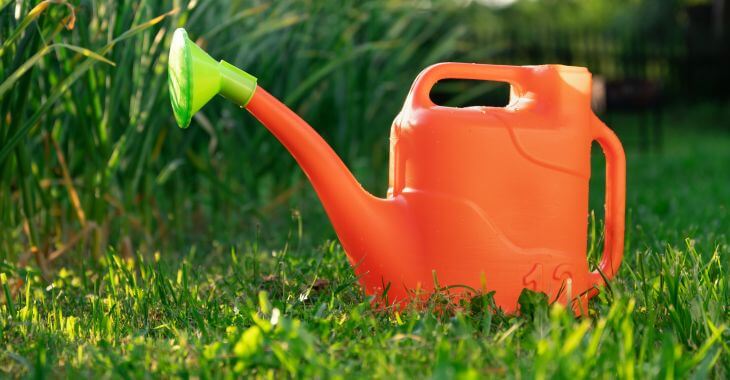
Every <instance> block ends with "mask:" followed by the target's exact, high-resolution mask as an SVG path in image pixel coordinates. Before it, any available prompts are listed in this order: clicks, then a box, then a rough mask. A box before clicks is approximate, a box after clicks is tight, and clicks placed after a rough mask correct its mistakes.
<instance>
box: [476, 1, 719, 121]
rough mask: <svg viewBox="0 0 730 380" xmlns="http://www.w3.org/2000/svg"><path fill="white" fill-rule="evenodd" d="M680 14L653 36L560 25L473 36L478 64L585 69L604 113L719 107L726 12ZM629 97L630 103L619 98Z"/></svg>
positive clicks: (705, 8)
mask: <svg viewBox="0 0 730 380" xmlns="http://www.w3.org/2000/svg"><path fill="white" fill-rule="evenodd" d="M718 12H720V13H719V15H718ZM683 13H684V15H685V16H686V17H683V18H684V22H683V23H682V25H672V24H671V22H668V24H669V25H670V26H669V27H665V28H663V30H658V31H652V30H646V31H645V32H636V31H627V30H624V29H619V28H616V29H612V30H600V31H597V30H595V29H592V30H591V29H586V30H576V29H564V28H561V26H560V25H555V26H549V27H546V26H530V27H522V28H517V29H512V30H505V29H498V30H495V31H492V32H487V33H486V34H484V35H482V36H480V39H483V44H484V46H485V49H484V50H485V51H487V52H489V53H488V54H489V56H488V57H484V59H482V58H481V57H480V58H479V59H480V60H483V61H489V62H492V63H503V64H511V65H514V64H540V63H559V64H564V65H574V66H585V67H588V68H589V69H590V71H591V72H592V73H593V74H594V76H595V77H596V78H597V79H598V80H599V81H601V80H602V81H604V82H605V86H606V88H605V89H606V94H605V96H606V101H607V103H608V104H607V107H608V109H609V110H611V108H614V109H622V108H626V109H631V108H636V109H641V108H646V107H653V106H655V105H657V104H658V103H662V104H668V103H687V102H699V101H725V100H727V99H728V95H729V94H730V90H729V89H730V48H728V45H730V40H729V39H728V38H727V30H726V29H727V26H728V24H729V22H728V20H730V17H729V16H728V13H729V12H728V9H725V8H720V9H717V8H716V7H713V5H712V4H703V5H696V6H691V7H687V8H685V9H684V12H683ZM672 22H673V21H672ZM632 94H633V96H635V97H637V99H635V101H630V99H628V100H627V99H626V98H627V97H631V95H632ZM618 95H623V96H621V97H619V96H618ZM642 97H644V98H647V97H652V98H656V99H639V98H642ZM620 98H622V99H623V100H621V99H620ZM628 103H636V104H633V105H632V104H628ZM612 106H613V107H612Z"/></svg>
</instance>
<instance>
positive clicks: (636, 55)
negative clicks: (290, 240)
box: [0, 0, 730, 268]
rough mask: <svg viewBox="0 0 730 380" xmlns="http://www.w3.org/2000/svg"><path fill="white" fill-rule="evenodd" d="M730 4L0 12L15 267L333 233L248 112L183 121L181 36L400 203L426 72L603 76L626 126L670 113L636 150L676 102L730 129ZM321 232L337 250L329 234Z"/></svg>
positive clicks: (5, 229) (610, 113)
mask: <svg viewBox="0 0 730 380" xmlns="http://www.w3.org/2000/svg"><path fill="white" fill-rule="evenodd" d="M728 8H730V7H728V6H726V4H725V1H723V0H715V1H700V0H645V1H638V0H594V1H578V0H541V1H530V0H524V1H516V2H512V1H506V2H505V1H496V0H491V1H490V0H481V1H467V0H430V1H423V0H391V1H355V0H343V1H314V0H310V1H294V0H282V1H258V0H247V1H240V0H220V1H190V2H188V1H182V0H173V1H169V0H166V1H83V0H79V1H61V0H58V1H40V2H38V1H22V0H18V1H9V0H0V44H1V45H2V47H1V50H0V123H1V124H0V126H1V127H0V224H1V225H2V228H0V257H2V258H5V259H9V260H18V261H19V262H21V263H26V262H29V261H30V260H35V261H36V262H37V264H38V265H39V266H40V267H41V268H47V267H49V266H50V265H52V262H53V261H54V260H57V259H59V258H63V259H69V258H72V259H73V258H77V259H82V260H83V259H85V258H87V257H90V256H98V255H103V252H104V251H105V250H106V248H107V247H108V246H111V247H113V248H114V249H115V250H117V251H118V252H119V253H120V254H122V255H131V254H132V253H133V252H135V251H137V250H141V251H142V252H152V251H155V250H163V249H165V250H168V251H177V250H182V249H186V247H188V246H190V244H195V243H196V242H201V241H202V242H205V243H204V244H205V246H206V247H210V246H211V242H213V243H212V244H213V247H214V248H215V247H222V248H223V249H225V247H227V246H230V245H231V244H239V243H242V242H246V241H250V239H251V238H252V237H256V241H259V240H261V241H263V242H264V243H265V242H266V241H267V240H270V239H278V238H280V237H281V236H283V235H285V234H286V233H281V231H288V230H289V229H290V227H291V218H290V212H291V210H292V209H295V210H298V211H297V212H296V213H295V214H296V215H297V217H301V216H302V215H303V218H305V220H317V221H324V219H323V216H322V215H323V213H322V210H321V207H320V206H319V205H318V203H317V201H316V198H315V197H314V195H313V192H312V191H311V190H310V187H309V184H308V183H307V182H306V178H305V177H304V176H303V174H302V173H301V171H300V170H299V169H298V168H297V167H296V165H295V163H294V161H293V160H292V159H291V158H290V156H289V155H288V153H286V151H285V150H284V148H283V147H281V146H280V145H279V143H278V142H277V141H276V140H275V139H274V138H273V136H271V135H270V134H269V133H268V132H267V131H266V130H265V129H264V128H261V126H259V125H258V123H257V122H256V121H255V120H253V118H251V117H249V116H248V115H247V114H246V113H245V112H242V111H241V110H239V109H237V108H236V107H235V106H233V105H231V104H229V103H228V102H226V101H224V100H215V101H213V102H211V104H209V105H208V106H206V107H205V108H204V109H203V111H202V112H201V113H200V114H198V115H197V116H196V117H195V119H194V120H193V126H192V127H191V128H190V129H188V130H185V131H182V130H179V129H178V128H177V127H176V126H175V123H174V120H173V117H172V113H171V111H170V106H169V102H168V93H167V84H166V83H167V72H166V64H167V50H168V47H169V43H170V37H171V36H172V31H173V30H174V29H175V28H177V27H181V26H184V27H186V28H187V29H188V31H189V33H190V35H191V37H192V38H193V39H194V40H196V42H197V43H198V44H200V45H201V46H203V47H205V48H206V49H207V50H208V51H209V52H210V53H211V55H212V56H214V57H216V58H218V59H225V60H227V61H229V62H231V63H234V64H236V65H237V66H239V67H242V68H245V69H246V70H247V71H249V72H251V73H253V74H254V75H256V76H257V77H258V78H259V83H260V84H261V85H262V86H263V87H265V88H267V89H268V90H269V91H270V92H271V93H273V94H274V95H276V96H278V97H279V98H280V99H282V100H283V101H284V102H285V103H286V104H287V105H289V106H290V107H292V108H293V109H294V110H295V111H296V112H297V113H299V114H300V115H301V116H302V117H303V118H304V119H305V120H308V121H310V122H311V123H312V125H313V126H314V127H315V128H316V129H317V131H318V132H320V133H321V134H322V135H323V136H324V138H325V139H326V140H327V141H328V142H329V143H330V144H332V146H333V147H334V149H335V150H336V151H337V152H338V153H339V154H340V155H341V157H342V158H343V159H344V161H345V162H346V163H347V164H348V166H349V167H350V168H351V169H352V170H353V171H354V173H355V175H356V176H357V178H358V179H359V180H361V181H362V183H363V184H364V186H365V187H366V188H368V189H369V190H371V191H372V192H374V193H376V194H384V192H385V188H386V186H387V183H386V182H387V154H388V131H389V127H390V123H391V121H392V118H393V117H394V116H395V115H396V113H397V112H398V110H399V108H400V107H401V105H402V101H403V99H404V98H405V96H406V94H407V92H408V89H409V87H410V83H411V81H412V80H413V78H415V76H416V75H417V74H418V72H419V71H420V70H422V69H423V68H425V67H426V66H428V65H430V64H432V63H435V62H439V61H448V60H456V61H468V62H483V63H504V64H540V63H562V64H569V65H581V66H588V67H589V69H590V70H591V71H592V72H593V73H594V74H596V75H597V78H599V80H598V81H597V82H599V83H601V84H602V86H603V88H602V89H599V91H598V93H599V95H601V96H600V97H599V99H597V102H598V103H597V107H598V108H600V109H599V111H602V112H603V114H602V115H603V117H604V118H607V119H608V120H609V124H611V122H610V120H611V118H612V117H614V115H620V114H622V113H624V112H628V113H632V114H638V115H644V114H646V115H647V116H646V117H647V118H648V119H654V121H648V122H646V125H644V123H643V122H640V124H639V125H638V126H637V127H636V128H633V127H632V128H629V127H627V128H626V132H623V131H622V130H621V129H620V128H619V133H620V134H621V135H622V136H621V137H622V139H623V140H624V141H625V142H626V144H628V145H631V144H639V145H641V146H645V148H647V149H652V147H653V148H654V149H660V148H661V144H660V141H661V127H660V126H661V117H662V113H663V111H662V110H664V109H666V108H668V107H672V108H676V107H687V106H689V105H691V104H707V105H708V107H709V108H708V109H709V110H710V111H708V112H710V113H713V114H714V113H716V114H717V115H718V116H717V117H718V118H721V117H723V116H722V115H723V113H722V109H723V108H724V107H726V106H727V101H728V99H727V88H728V82H729V79H728V71H727V64H726V63H727V62H728V49H727V48H726V46H727V45H728V43H727V30H726V28H727V21H728ZM435 91H436V92H435V93H434V94H433V97H434V98H435V99H438V100H439V101H441V102H444V103H446V104H452V105H464V104H472V103H479V104H491V103H492V102H494V103H499V99H500V97H504V88H501V87H500V86H497V85H494V84H489V83H487V84H478V85H476V84H474V83H463V82H458V81H450V82H447V83H444V84H443V85H441V86H439V87H438V88H437V89H436V90H435ZM617 94H618V95H617ZM617 117H620V116H617ZM640 119H643V116H642V117H641V118H640ZM723 120H724V119H723ZM719 124H722V123H719ZM698 127H699V126H698ZM635 130H638V131H640V132H638V135H636V133H637V132H636V131H635ZM642 131H643V132H642ZM264 221H265V223H267V227H266V228H261V227H260V224H261V223H262V222H264ZM307 230H308V231H309V232H310V233H308V235H311V236H315V237H317V238H319V237H321V236H323V235H324V236H333V235H332V232H331V230H330V227H329V225H328V224H327V223H309V224H308V227H307ZM276 231H279V232H278V233H277V232H276ZM284 237H285V236H284ZM206 249H208V248H206Z"/></svg>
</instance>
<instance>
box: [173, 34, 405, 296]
mask: <svg viewBox="0 0 730 380" xmlns="http://www.w3.org/2000/svg"><path fill="white" fill-rule="evenodd" d="M168 65H169V68H168V71H169V88H170V100H171V102H172V108H173V111H174V113H175V119H176V120H177V123H178V125H180V127H181V128H185V127H187V126H188V125H189V124H190V121H191V118H192V116H193V114H195V112H197V111H198V110H200V108H201V107H203V105H205V103H207V102H208V101H209V100H210V99H211V98H213V97H214V96H215V95H216V94H220V95H223V96H224V97H226V98H228V99H229V100H232V101H233V102H234V103H236V104H238V105H240V106H241V107H245V108H246V109H247V110H248V111H249V112H251V114H253V116H255V117H256V118H257V119H258V120H259V121H260V122H261V123H262V124H264V126H265V127H266V128H267V129H268V130H269V131H271V133H272V134H273V135H274V136H275V137H276V138H277V139H278V140H279V141H280V142H281V143H282V144H283V145H284V146H285V147H286V148H287V150H288V151H289V152H290V153H291V155H292V156H294V158H295V159H296V161H297V163H298V164H299V165H300V166H301V167H302V169H303V170H304V172H305V174H306V175H307V177H308V178H309V180H310V181H311V183H312V185H313V187H314V189H315V191H316V192H317V195H318V196H319V198H320V200H321V201H322V204H323V205H324V208H325V211H326V212H327V215H328V216H329V218H330V220H331V221H332V224H333V226H334V229H335V231H336V232H337V235H338V237H339V239H340V241H341V243H342V246H343V248H344V249H345V251H346V252H347V254H348V257H349V259H350V261H351V262H352V263H353V264H357V266H356V268H359V270H358V269H356V272H360V273H359V274H364V273H363V272H365V271H368V270H371V269H374V268H372V266H373V265H382V264H383V262H384V261H387V260H391V261H392V260H393V259H389V258H386V257H382V256H381V257H379V255H380V254H381V253H382V252H385V251H391V249H388V248H390V247H392V245H393V244H396V245H398V244H399V245H403V247H402V251H404V252H405V251H408V252H414V251H415V249H411V248H412V247H405V245H408V244H410V243H408V242H412V241H417V239H411V238H409V237H407V236H406V235H407V234H408V231H409V230H410V228H409V227H407V226H408V225H410V223H407V222H406V221H404V220H403V218H407V217H408V216H407V215H406V212H405V209H406V208H405V205H404V204H403V203H402V202H398V201H397V200H394V199H392V198H389V199H381V198H377V197H375V196H373V195H371V194H370V193H368V192H367V191H366V190H365V189H363V188H362V186H360V184H359V183H358V182H357V180H356V179H355V177H354V176H353V175H352V173H350V171H349V170H348V169H347V167H346V166H345V164H344V163H343V162H342V160H340V158H339V157H338V156H337V154H336V153H335V152H334V150H332V148H331V147H330V146H329V145H327V143H326V142H325V141H324V139H322V137H321V136H320V135H319V134H317V132H315V131H314V129H312V127H310V126H309V125H308V124H307V123H306V122H305V121H304V120H302V119H301V118H300V117H299V116H298V115H297V114H295V113H294V112H293V111H292V110H290V109H289V108H288V107H286V106H285V105H284V104H282V103H281V102H280V101H278V100H277V99H276V98H275V97H273V96H272V95H270V94H269V93H268V92H266V90H264V89H263V88H261V87H259V86H257V84H256V78H255V77H253V76H252V75H250V74H248V73H246V72H244V71H243V70H240V69H238V68H236V67H234V66H233V65H231V64H229V63H227V62H225V61H220V62H217V61H215V60H214V59H213V58H211V57H210V56H209V55H208V54H207V53H205V51H203V50H202V49H201V48H200V47H198V46H197V45H196V44H195V43H193V42H192V41H191V40H190V39H188V36H187V33H186V32H185V30H184V29H178V30H176V31H175V34H174V36H173V41H172V45H171V47H170V56H169V62H168ZM404 226H406V227H404ZM413 238H415V236H413ZM400 259H402V260H405V256H404V257H401V258H400ZM367 281H369V280H367ZM371 283H372V284H373V287H377V285H376V284H381V283H382V282H381V281H380V279H376V278H373V279H372V281H371Z"/></svg>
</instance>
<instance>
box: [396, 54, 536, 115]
mask: <svg viewBox="0 0 730 380" xmlns="http://www.w3.org/2000/svg"><path fill="white" fill-rule="evenodd" d="M525 70H529V68H526V67H522V66H507V65H487V64H481V63H460V62H444V63H437V64H435V65H431V66H429V67H427V68H425V69H424V70H423V71H421V73H420V74H418V77H417V78H416V80H415V81H414V82H413V86H412V87H411V91H410V93H409V94H408V100H407V102H408V103H410V105H411V107H413V108H430V107H433V106H434V105H435V104H434V103H433V102H432V101H431V97H430V96H429V94H430V93H431V89H432V88H433V86H434V85H435V84H436V83H437V82H438V81H440V80H443V79H469V80H484V81H495V82H508V83H509V84H511V85H512V86H515V87H517V92H518V93H521V92H522V88H523V81H524V80H525V77H524V75H523V74H524V73H525Z"/></svg>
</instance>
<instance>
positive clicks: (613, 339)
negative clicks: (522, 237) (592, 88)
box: [0, 112, 730, 378]
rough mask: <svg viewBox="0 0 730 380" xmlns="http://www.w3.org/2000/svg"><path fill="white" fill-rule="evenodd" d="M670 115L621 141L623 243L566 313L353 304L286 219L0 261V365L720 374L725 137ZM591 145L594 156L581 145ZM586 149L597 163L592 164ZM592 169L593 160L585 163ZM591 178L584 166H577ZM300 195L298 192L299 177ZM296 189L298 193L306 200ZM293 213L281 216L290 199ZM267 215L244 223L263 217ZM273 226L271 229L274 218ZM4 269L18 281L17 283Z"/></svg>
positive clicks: (74, 370) (301, 226)
mask: <svg viewBox="0 0 730 380" xmlns="http://www.w3.org/2000/svg"><path fill="white" fill-rule="evenodd" d="M683 114H686V112H685V113H683V112H675V113H673V114H672V115H671V119H672V120H673V122H672V126H673V128H671V129H670V130H669V136H668V139H667V140H668V141H667V146H666V148H665V151H664V152H663V153H661V154H639V153H637V152H636V150H635V149H633V148H631V135H632V132H633V131H632V130H631V125H630V124H629V121H617V123H618V124H619V125H618V128H617V129H618V130H619V132H621V134H622V136H624V140H625V141H627V144H628V145H629V150H628V158H629V164H628V170H629V193H628V196H629V200H628V203H629V213H628V215H629V224H628V229H627V252H626V257H625V260H624V265H623V266H622V268H621V270H620V272H619V274H618V276H617V277H616V279H615V281H612V282H611V286H610V289H606V290H605V291H604V292H603V293H602V294H601V295H600V296H599V297H598V298H597V299H595V301H594V302H593V303H592V307H591V317H590V318H580V319H576V318H575V317H574V316H572V315H571V314H570V313H568V312H566V310H565V309H564V308H562V307H560V306H551V307H548V306H547V305H546V304H545V303H544V302H540V301H539V300H538V297H533V301H531V302H528V303H526V306H531V307H530V308H529V309H530V310H532V311H530V312H529V313H526V314H525V315H522V316H505V315H502V314H501V313H493V312H492V311H493V310H492V306H493V305H492V304H491V303H490V299H489V297H488V296H481V297H478V298H476V299H474V300H472V301H471V302H470V303H464V304H460V305H454V304H450V303H448V300H447V299H446V298H444V297H434V298H433V299H432V300H431V301H430V303H429V306H428V308H427V310H423V311H418V310H405V311H403V312H400V313H397V312H394V311H391V312H378V311H375V310H373V309H371V307H370V304H369V302H368V300H367V299H366V298H364V297H363V295H362V294H361V293H360V291H359V288H358V286H357V285H356V279H355V278H354V275H353V273H352V271H351V269H350V267H349V265H348V263H347V260H346V258H345V255H344V253H343V252H342V251H341V249H340V248H339V246H338V245H337V244H336V243H334V242H327V241H326V240H324V239H323V238H324V237H326V236H331V235H330V234H331V232H328V233H324V234H323V235H318V237H317V236H315V237H311V240H313V241H316V242H318V243H314V244H313V243H306V239H305V240H303V239H301V237H302V236H301V234H304V235H308V234H310V232H309V228H308V227H307V226H308V225H309V224H317V223H322V222H323V221H322V220H321V214H320V213H321V210H319V207H316V209H315V210H313V211H310V212H305V213H304V215H306V216H307V218H309V219H308V220H302V219H300V217H298V216H297V217H295V218H294V219H292V222H291V225H290V226H289V228H287V229H286V230H285V231H279V232H273V231H268V233H271V234H276V233H278V234H280V236H282V238H281V240H280V241H281V243H280V244H279V245H278V246H276V247H275V248H274V249H264V248H261V247H260V246H259V243H258V241H257V239H256V238H251V240H250V241H249V243H248V244H246V245H241V246H238V247H233V248H228V247H215V246H214V244H212V243H209V244H207V245H201V246H198V247H194V248H192V249H191V250H190V251H189V252H188V253H186V254H185V255H183V257H182V258H177V257H174V256H173V257H170V256H168V255H166V254H165V253H164V252H163V253H158V254H156V255H154V256H151V255H143V256H136V257H134V259H132V260H128V261H125V260H123V259H121V258H120V257H119V256H118V255H115V254H113V253H109V254H108V255H107V256H105V257H104V258H103V259H102V260H101V261H100V262H93V261H92V262H81V263H79V262H76V263H75V264H69V266H68V267H67V268H65V269H62V270H61V271H60V272H59V273H58V275H57V276H56V278H55V279H54V280H53V282H52V285H49V284H48V283H47V282H45V281H43V280H42V278H41V277H40V273H39V272H38V271H37V270H35V269H32V268H31V267H28V268H17V267H14V266H13V265H11V264H9V263H5V264H3V273H4V274H3V276H4V277H3V287H4V289H5V292H6V294H8V293H9V294H13V295H12V296H11V299H12V302H10V303H6V304H5V305H3V307H2V309H1V311H0V313H1V314H0V321H2V322H1V323H2V336H0V342H1V343H0V345H1V346H2V353H1V354H0V370H2V371H3V372H4V373H5V374H13V375H16V376H17V375H19V376H26V375H27V376H31V375H35V374H51V375H56V376H58V375H74V376H76V375H80V376H85V377H90V376H98V375H104V376H113V377H130V376H131V377H144V376H146V375H145V374H146V373H148V372H149V373H151V375H152V376H153V377H156V376H165V377H167V376H181V377H187V376H200V377H219V376H241V375H246V376H249V375H255V376H260V377H281V376H293V377H311V376H320V377H326V376H335V377H349V376H356V377H368V378H369V377H380V378H383V377H387V378H391V377H400V378H411V377H415V376H433V377H437V378H442V377H452V376H463V377H465V378H468V377H482V376H495V377H496V376H509V377H515V378H533V377H535V378H546V377H556V376H557V377H563V378H596V377H602V378H614V377H620V378H648V377H659V378H688V377H695V378H705V377H713V378H727V376H728V375H729V374H730V346H728V340H729V338H730V331H729V330H728V325H729V324H730V318H729V310H728V305H730V286H729V285H730V283H729V281H730V275H729V274H728V272H727V268H728V258H729V257H730V247H729V246H728V244H729V242H728V239H727V231H728V229H729V227H730V214H729V212H728V200H730V187H728V186H726V184H725V183H724V182H723V181H726V180H727V172H726V168H727V167H728V166H730V149H728V147H730V136H729V135H728V134H727V133H726V132H723V131H714V132H712V131H710V132H696V131H695V132H692V131H689V130H688V128H690V127H691V126H692V125H693V124H694V120H695V119H693V117H692V116H691V114H690V115H689V116H682V115H683ZM598 161H600V160H598ZM598 161H597V164H600V162H598ZM598 169H600V168H597V169H596V170H597V171H596V172H597V173H600V172H599V171H598ZM592 185H593V189H594V191H596V192H597V193H598V191H599V190H600V186H601V181H600V180H597V181H594V183H593V184H592ZM306 193H311V191H307V192H306ZM310 196H311V194H307V195H305V196H304V197H302V199H301V202H302V206H304V207H305V209H306V207H311V206H305V205H308V204H309V202H310V201H311V199H309V198H310ZM296 215H299V214H296ZM271 228H275V227H272V226H271V225H269V224H263V225H261V227H260V229H261V230H269V229H271ZM287 231H288V232H287ZM20 280H22V282H20Z"/></svg>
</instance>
